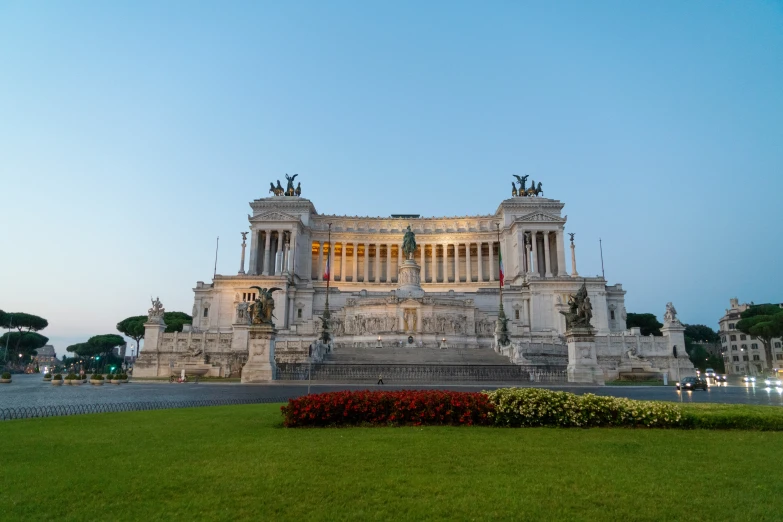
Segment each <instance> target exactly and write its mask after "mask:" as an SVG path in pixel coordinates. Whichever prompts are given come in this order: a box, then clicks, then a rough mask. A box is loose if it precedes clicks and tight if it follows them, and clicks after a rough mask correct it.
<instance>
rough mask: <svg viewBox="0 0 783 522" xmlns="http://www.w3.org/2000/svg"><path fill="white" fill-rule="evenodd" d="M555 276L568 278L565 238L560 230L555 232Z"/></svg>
mask: <svg viewBox="0 0 783 522" xmlns="http://www.w3.org/2000/svg"><path fill="white" fill-rule="evenodd" d="M557 275H558V276H561V277H564V276H568V270H566V262H565V237H564V234H563V230H562V229H560V230H558V231H557Z"/></svg>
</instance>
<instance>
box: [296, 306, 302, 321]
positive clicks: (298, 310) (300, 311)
mask: <svg viewBox="0 0 783 522" xmlns="http://www.w3.org/2000/svg"><path fill="white" fill-rule="evenodd" d="M296 318H297V319H301V318H302V309H301V308H298V309H297V310H296Z"/></svg>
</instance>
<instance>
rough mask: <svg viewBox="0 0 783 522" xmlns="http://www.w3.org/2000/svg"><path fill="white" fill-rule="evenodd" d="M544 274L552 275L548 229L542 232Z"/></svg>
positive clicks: (546, 275)
mask: <svg viewBox="0 0 783 522" xmlns="http://www.w3.org/2000/svg"><path fill="white" fill-rule="evenodd" d="M544 274H545V277H552V263H551V262H550V259H549V231H546V232H544Z"/></svg>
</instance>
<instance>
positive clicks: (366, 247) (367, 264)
mask: <svg viewBox="0 0 783 522" xmlns="http://www.w3.org/2000/svg"><path fill="white" fill-rule="evenodd" d="M369 280H370V244H369V243H365V244H364V280H363V282H365V283H367V282H369Z"/></svg>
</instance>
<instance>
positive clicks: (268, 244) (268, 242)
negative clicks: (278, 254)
mask: <svg viewBox="0 0 783 522" xmlns="http://www.w3.org/2000/svg"><path fill="white" fill-rule="evenodd" d="M264 236H266V237H265V238H264V266H263V268H262V270H261V275H265V276H268V275H269V264H270V263H271V262H272V261H271V257H272V256H271V250H272V231H271V230H264Z"/></svg>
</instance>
